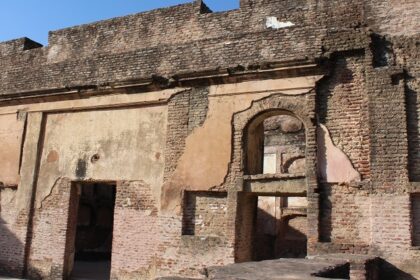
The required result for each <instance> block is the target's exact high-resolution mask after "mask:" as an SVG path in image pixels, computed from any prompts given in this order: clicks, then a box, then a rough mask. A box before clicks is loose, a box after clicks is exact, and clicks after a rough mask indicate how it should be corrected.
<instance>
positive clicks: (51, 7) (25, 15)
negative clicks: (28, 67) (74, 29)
mask: <svg viewBox="0 0 420 280" xmlns="http://www.w3.org/2000/svg"><path fill="white" fill-rule="evenodd" d="M187 2H192V0H0V42H2V41H7V40H11V39H16V38H20V37H28V38H31V39H32V40H35V41H37V42H39V43H41V44H43V45H46V44H47V41H48V31H50V30H57V29H61V28H65V27H70V26H74V25H79V24H84V23H89V22H94V21H98V20H102V19H108V18H113V17H117V16H124V15H128V14H133V13H138V12H142V11H148V10H152V9H155V8H161V7H168V6H173V5H177V4H182V3H187ZM205 2H206V3H207V4H208V6H210V7H211V8H212V10H214V11H220V10H229V9H234V8H237V7H236V6H237V5H238V2H239V0H205Z"/></svg>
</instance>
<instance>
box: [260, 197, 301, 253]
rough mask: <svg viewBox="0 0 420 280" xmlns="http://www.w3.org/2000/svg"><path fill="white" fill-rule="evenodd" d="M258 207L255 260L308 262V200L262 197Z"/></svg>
mask: <svg viewBox="0 0 420 280" xmlns="http://www.w3.org/2000/svg"><path fill="white" fill-rule="evenodd" d="M257 204H258V205H257V211H256V212H257V213H256V220H255V222H254V225H255V229H254V244H255V245H254V253H253V258H254V260H255V261H262V260H270V259H278V258H305V257H306V246H307V218H306V208H307V199H306V197H275V196H258V200H257Z"/></svg>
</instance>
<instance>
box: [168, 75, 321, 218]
mask: <svg viewBox="0 0 420 280" xmlns="http://www.w3.org/2000/svg"><path fill="white" fill-rule="evenodd" d="M320 78H321V76H307V77H299V78H287V79H276V80H265V81H255V82H243V83H236V84H227V85H215V86H211V87H210V89H209V90H210V92H209V108H208V113H207V119H206V120H205V122H204V123H203V125H202V126H201V127H198V128H196V129H195V130H194V131H193V132H192V133H191V134H190V135H189V136H188V137H187V139H186V145H185V150H184V153H183V155H182V156H181V158H180V159H179V162H178V165H177V168H176V170H175V172H174V173H173V175H172V177H171V178H170V179H169V180H168V182H166V183H165V185H164V188H163V200H162V208H163V209H164V210H165V211H167V212H171V211H172V210H174V209H178V211H179V209H180V208H179V207H180V202H181V200H180V197H181V194H182V191H183V190H184V189H187V190H196V191H197V190H201V191H205V190H210V189H212V188H214V187H219V186H221V185H222V184H223V183H224V180H225V177H226V175H227V172H228V167H229V162H230V161H231V153H232V151H231V150H232V117H233V115H234V114H235V113H236V112H239V111H242V110H245V109H246V108H248V107H250V105H251V103H252V101H254V100H258V99H261V98H264V97H267V96H270V95H272V94H276V93H277V94H278V93H279V92H281V93H282V94H284V95H300V94H304V93H307V92H308V91H310V90H311V89H313V88H314V87H315V83H316V81H318V80H319V79H320ZM198 167H199V168H198Z"/></svg>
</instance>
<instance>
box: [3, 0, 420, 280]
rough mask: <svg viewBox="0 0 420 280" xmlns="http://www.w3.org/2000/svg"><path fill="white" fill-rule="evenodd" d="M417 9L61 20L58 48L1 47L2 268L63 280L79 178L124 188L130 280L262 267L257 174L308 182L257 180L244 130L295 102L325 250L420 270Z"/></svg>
mask: <svg viewBox="0 0 420 280" xmlns="http://www.w3.org/2000/svg"><path fill="white" fill-rule="evenodd" d="M418 10H419V9H418V2H417V1H392V0H389V1H363V0H356V1H354V0H352V1H350V0H349V1H347V0H346V1H341V0H340V1H338V0H334V1H310V0H307V1H306V0H302V1H283V0H273V1H262V0H248V1H241V9H238V10H234V11H229V12H224V13H211V12H210V11H209V9H208V8H206V7H205V5H204V4H203V3H201V1H197V2H195V3H189V4H185V5H179V6H176V7H171V8H168V9H159V10H156V11H151V12H147V13H142V14H137V15H132V16H127V17H122V18H117V19H111V20H107V21H102V22H98V23H95V24H92V25H84V26H78V27H74V28H68V29H64V30H58V31H54V32H52V33H50V38H49V45H48V46H45V47H42V46H41V45H39V44H37V43H36V42H33V41H31V40H29V39H27V38H23V39H18V40H13V41H9V42H4V43H0V66H1V69H2V71H1V73H0V143H1V145H0V164H1V168H0V195H1V198H0V201H1V204H0V206H1V208H0V214H1V221H0V238H1V239H0V243H1V245H2V246H1V247H0V266H1V267H2V268H1V269H3V270H5V271H7V272H8V273H9V274H10V273H13V274H15V275H18V276H20V275H19V274H21V272H22V271H23V270H24V269H25V265H26V266H27V267H26V270H27V271H28V272H29V273H30V275H32V276H34V277H35V278H36V277H38V278H45V277H51V278H54V277H55V278H61V277H63V273H64V272H65V270H66V269H67V268H68V267H69V265H70V263H69V261H68V260H69V259H68V257H69V256H70V255H71V252H69V250H70V249H71V246H70V245H69V244H68V242H69V241H68V240H70V239H69V236H71V234H72V231H73V230H74V229H73V228H72V227H71V226H69V223H68V221H73V220H74V219H75V218H76V217H75V216H74V213H75V212H74V211H72V209H73V208H72V207H74V205H73V204H74V200H72V197H73V196H74V195H75V193H74V188H73V187H72V184H73V183H74V182H75V181H95V180H97V181H112V182H115V183H116V185H117V199H116V207H115V230H114V236H115V238H114V240H113V256H112V258H113V261H112V262H113V264H112V277H113V278H115V279H117V278H118V279H148V278H150V279H153V278H154V277H155V276H169V275H181V276H194V277H198V276H200V275H201V274H200V271H201V270H202V269H203V268H204V267H205V266H206V265H223V264H226V263H231V262H234V261H242V260H249V259H250V255H251V254H252V250H253V246H254V244H252V236H251V235H252V229H253V227H254V226H255V224H254V220H253V217H254V216H255V210H256V209H254V208H252V207H254V206H255V202H256V201H255V193H254V194H252V193H251V194H250V193H246V191H244V185H245V184H246V183H247V182H246V181H247V180H248V183H249V181H252V180H255V181H258V180H259V181H258V182H259V183H260V185H261V186H262V185H264V184H266V181H270V180H271V182H273V181H275V182H276V183H278V184H279V185H281V184H282V183H284V182H286V184H287V182H291V181H292V180H293V178H286V179H284V178H283V179H281V178H280V177H281V176H280V175H285V174H277V168H276V169H275V170H274V173H275V174H274V176H271V178H270V177H269V176H268V175H267V174H246V170H245V163H244V162H245V160H244V159H245V158H246V156H247V155H246V151H245V149H244V146H245V144H244V139H245V138H244V135H246V133H245V131H246V129H247V125H248V124H249V123H250V122H251V121H252V120H253V119H254V118H258V116H261V115H263V114H266V113H267V112H268V111H271V110H288V112H289V113H290V114H291V115H296V116H298V117H302V118H303V119H302V121H303V122H304V127H305V136H306V139H305V141H306V146H305V151H303V149H301V150H300V153H305V158H306V162H305V168H302V169H300V170H303V169H304V172H302V173H303V174H302V175H301V176H302V177H303V178H304V179H302V178H301V179H302V180H305V182H306V185H305V186H304V187H303V188H301V189H302V190H303V191H301V193H300V195H306V196H307V199H308V205H307V219H306V221H307V224H308V227H307V233H306V234H307V237H308V247H307V249H308V253H309V254H310V255H315V254H327V253H363V254H367V253H369V254H376V255H379V256H381V257H384V258H387V260H389V261H390V262H391V264H392V265H394V266H396V267H397V268H399V269H402V270H404V271H406V272H407V273H410V274H412V275H413V276H416V277H417V275H418V274H419V270H418V267H419V266H418V263H417V265H416V261H418V259H420V256H419V250H418V244H417V243H418V228H419V227H420V226H419V219H418V198H417V197H418V193H419V192H420V189H419V185H418V181H419V178H420V173H419V170H420V168H419V166H420V156H419V155H420V153H419V151H420V148H419V147H420V145H419V143H420V141H419V123H420V122H419V119H420V118H419V100H420V99H419V98H418V91H419V86H418V84H419V83H418V77H419V69H420V68H419V67H418V66H419V61H420V59H419V57H420V56H419V48H418V39H419V38H418V34H419V31H418V23H419V22H420V20H419V14H418V12H417V11H418ZM268 20H269V21H270V22H271V23H273V22H274V23H276V24H274V25H273V24H269V23H270V22H268ZM285 22H290V23H291V24H287V26H284V23H285ZM311 65H312V66H311ZM165 89H166V90H165ZM96 95H97V96H96ZM25 112H27V114H28V115H27V117H26V113H25ZM25 121H26V125H25ZM239 128H240V129H239ZM317 130H318V135H317V133H316V131H317ZM317 136H318V138H317ZM256 154H258V153H256ZM299 156H302V155H301V154H300V155H299ZM258 160H260V161H262V159H256V160H255V161H258ZM300 167H302V166H300ZM270 173H271V172H270ZM248 175H250V176H248ZM252 175H258V176H259V177H258V176H256V177H252ZM289 175H290V174H289ZM247 176H248V177H247ZM276 176H277V177H276ZM264 180H265V181H264ZM276 180H277V181H276ZM272 185H274V184H272ZM16 186H17V189H16ZM289 191H294V190H289ZM194 193H195V194H194ZM300 220H301V221H298V220H296V221H295V222H296V226H298V227H299V228H303V224H304V223H303V222H302V219H300ZM183 229H184V230H185V231H183ZM183 233H184V234H183ZM51 239H53V241H51V242H50V240H51ZM238 240H243V242H242V243H241V242H239V241H238ZM69 246H70V247H69ZM69 248H70V249H69ZM70 251H71V250H70ZM138 252H142V254H139V253H138ZM63 256H64V257H63ZM3 267H4V268H3Z"/></svg>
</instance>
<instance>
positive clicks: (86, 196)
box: [71, 183, 116, 279]
mask: <svg viewBox="0 0 420 280" xmlns="http://www.w3.org/2000/svg"><path fill="white" fill-rule="evenodd" d="M76 186H77V190H78V191H77V193H78V198H77V201H78V205H77V211H76V213H77V216H76V217H77V221H76V222H75V224H76V227H75V229H76V230H75V231H76V232H75V237H74V259H73V269H72V272H71V278H72V279H109V278H110V271H111V254H112V237H113V224H114V208H115V196H116V185H115V184H112V183H78V184H77V185H76Z"/></svg>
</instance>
